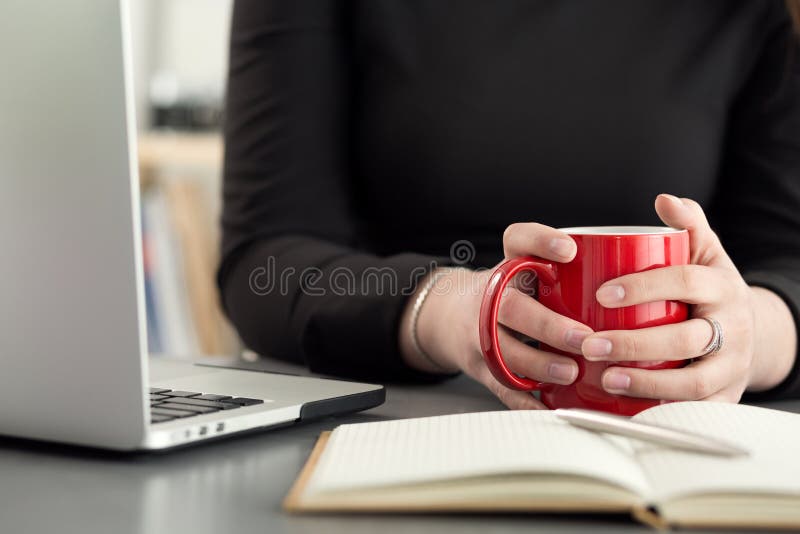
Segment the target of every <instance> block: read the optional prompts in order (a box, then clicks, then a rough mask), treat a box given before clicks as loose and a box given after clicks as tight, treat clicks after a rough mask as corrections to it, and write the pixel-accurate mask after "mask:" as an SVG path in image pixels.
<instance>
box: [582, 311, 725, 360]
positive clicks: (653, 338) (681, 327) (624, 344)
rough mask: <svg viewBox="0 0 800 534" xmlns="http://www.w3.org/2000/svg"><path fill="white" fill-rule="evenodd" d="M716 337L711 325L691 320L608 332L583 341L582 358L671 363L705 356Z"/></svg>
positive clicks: (699, 320)
mask: <svg viewBox="0 0 800 534" xmlns="http://www.w3.org/2000/svg"><path fill="white" fill-rule="evenodd" d="M713 336H714V331H713V330H712V329H711V326H710V325H709V324H708V322H706V321H704V320H702V319H690V320H688V321H683V322H680V323H676V324H668V325H663V326H654V327H651V328H641V329H639V330H606V331H604V332H598V333H595V334H592V335H590V336H588V337H587V338H586V339H584V340H583V345H582V347H581V350H582V352H583V356H584V357H585V358H586V359H587V360H591V361H618V362H625V361H653V360H657V361H671V360H687V359H689V358H695V357H698V356H702V355H703V349H704V348H705V347H706V346H707V345H708V343H709V341H711V339H712V337H713Z"/></svg>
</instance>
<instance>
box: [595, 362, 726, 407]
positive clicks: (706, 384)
mask: <svg viewBox="0 0 800 534" xmlns="http://www.w3.org/2000/svg"><path fill="white" fill-rule="evenodd" d="M736 368H737V366H735V365H730V364H729V362H726V359H725V358H720V357H719V355H716V356H712V357H710V358H704V359H702V360H699V361H696V362H694V363H692V364H690V365H688V366H686V367H684V368H682V369H659V370H650V369H636V368H632V367H609V368H608V369H606V370H605V371H604V372H603V376H602V384H603V389H605V390H606V391H607V392H609V393H614V394H617V395H626V396H629V397H641V398H646V399H666V400H700V399H705V398H707V397H710V396H712V395H714V394H715V393H717V392H719V391H721V390H722V389H723V388H725V387H727V386H729V385H730V384H731V383H733V382H735V381H736V379H737V377H736V376H735V373H736V372H737V371H736Z"/></svg>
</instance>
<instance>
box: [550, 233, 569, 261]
mask: <svg viewBox="0 0 800 534" xmlns="http://www.w3.org/2000/svg"><path fill="white" fill-rule="evenodd" d="M574 251H575V242H574V241H572V240H571V239H563V238H560V237H554V238H553V239H551V240H550V252H552V253H553V254H555V255H556V256H561V257H562V258H569V257H571V256H572V253H573V252H574Z"/></svg>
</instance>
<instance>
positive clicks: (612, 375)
mask: <svg viewBox="0 0 800 534" xmlns="http://www.w3.org/2000/svg"><path fill="white" fill-rule="evenodd" d="M629 387H631V377H629V376H628V375H626V374H625V373H618V372H616V371H611V372H608V373H606V374H605V375H604V376H603V389H605V390H606V391H608V392H609V393H623V392H625V391H627V390H628V388H629Z"/></svg>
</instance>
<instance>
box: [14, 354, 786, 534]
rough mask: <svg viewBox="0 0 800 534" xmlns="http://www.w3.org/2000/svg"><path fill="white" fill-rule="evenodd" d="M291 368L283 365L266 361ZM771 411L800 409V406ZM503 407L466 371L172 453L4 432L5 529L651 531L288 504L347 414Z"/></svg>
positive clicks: (595, 519) (592, 522)
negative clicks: (323, 510) (76, 444)
mask: <svg viewBox="0 0 800 534" xmlns="http://www.w3.org/2000/svg"><path fill="white" fill-rule="evenodd" d="M258 366H259V367H265V368H268V369H272V370H284V371H285V370H292V368H290V367H287V366H286V365H284V364H280V363H277V362H272V361H264V362H262V363H260V364H258ZM772 407H775V408H782V409H790V410H792V411H800V402H796V403H781V404H773V405H772ZM497 409H502V406H501V405H500V404H499V402H498V401H496V400H495V399H494V398H493V397H492V396H491V395H490V394H489V393H488V392H486V391H484V389H483V388H482V387H481V386H479V385H477V384H475V383H473V382H471V381H470V380H469V379H467V378H464V377H460V378H457V379H454V380H452V381H450V382H448V383H445V384H440V385H435V386H390V387H389V388H388V394H387V402H386V404H384V405H383V406H380V407H378V408H375V409H373V410H370V411H368V412H364V413H361V414H354V415H350V416H346V417H342V418H335V419H333V418H332V419H327V420H324V421H319V422H316V423H313V424H307V425H300V426H295V427H291V428H285V429H282V430H277V431H273V432H264V433H260V434H251V435H248V436H243V437H240V438H234V439H230V440H226V441H219V442H216V443H213V444H207V445H203V446H198V447H194V448H188V449H184V450H180V451H175V452H171V453H167V454H159V455H135V456H118V455H109V454H105V453H102V452H98V451H90V450H83V449H78V448H72V447H63V446H59V445H52V444H40V443H33V442H27V441H20V440H13V439H0V532H3V533H9V534H10V533H15V534H18V533H19V534H23V533H28V532H36V533H40V532H41V533H45V532H53V533H64V534H66V533H72V532H75V533H81V534H93V533H114V534H134V533H137V534H138V533H176V532H191V533H193V534H203V533H206V532H208V533H211V532H214V533H219V532H236V533H239V532H242V533H250V532H258V533H306V532H309V533H310V532H325V533H340V532H341V533H345V532H346V533H349V534H350V533H351V534H360V533H365V534H372V533H374V532H378V531H380V532H381V533H382V534H390V533H395V532H401V533H405V532H408V533H414V534H419V533H421V532H429V531H433V530H434V529H436V530H438V531H440V532H442V533H443V534H444V533H447V532H458V533H459V534H468V533H472V532H481V533H485V532H498V533H501V532H526V533H530V532H551V531H553V530H557V531H559V532H579V531H585V530H591V531H592V532H634V531H637V532H651V531H650V530H648V529H646V528H644V527H641V526H639V525H637V524H636V523H633V522H632V521H630V520H629V519H627V518H626V517H620V516H617V517H603V516H579V517H561V516H532V515H529V516H525V515H517V516H508V515H504V516H490V515H481V516H374V515H373V516H331V515H327V516H291V515H287V514H285V513H283V512H282V511H281V509H280V502H281V500H282V498H283V497H284V495H285V494H286V492H287V491H288V489H289V487H290V485H291V483H292V482H293V481H294V479H295V477H296V476H297V474H298V472H299V470H300V468H301V467H302V465H303V463H304V462H305V460H306V458H307V456H308V454H309V452H310V451H311V448H312V446H313V445H314V442H315V440H316V438H317V436H318V435H319V433H320V432H321V431H323V430H329V429H332V428H334V427H335V426H337V425H338V424H341V423H344V422H363V421H376V420H382V419H391V418H401V417H411V416H425V415H438V414H449V413H461V412H470V411H486V410H497Z"/></svg>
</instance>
